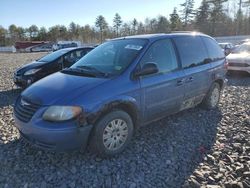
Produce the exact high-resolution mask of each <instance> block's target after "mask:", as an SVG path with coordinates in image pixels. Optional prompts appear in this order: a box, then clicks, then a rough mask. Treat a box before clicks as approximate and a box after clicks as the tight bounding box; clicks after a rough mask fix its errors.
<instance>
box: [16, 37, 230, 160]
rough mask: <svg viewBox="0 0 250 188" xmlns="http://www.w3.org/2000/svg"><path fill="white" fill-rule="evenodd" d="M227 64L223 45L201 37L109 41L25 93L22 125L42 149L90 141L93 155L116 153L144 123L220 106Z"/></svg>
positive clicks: (19, 111) (20, 103)
mask: <svg viewBox="0 0 250 188" xmlns="http://www.w3.org/2000/svg"><path fill="white" fill-rule="evenodd" d="M197 52H199V53H197ZM225 64H226V60H225V56H224V54H223V52H222V50H221V49H220V47H219V45H218V44H217V42H216V41H215V40H214V39H213V38H211V37H209V36H207V35H203V34H199V33H178V34H153V35H141V36H131V37H123V38H118V39H113V40H109V41H107V42H105V43H103V44H101V45H99V46H98V47H96V48H95V49H94V50H92V51H91V52H90V53H88V54H87V55H86V56H84V57H83V58H82V59H80V60H79V61H78V62H77V63H75V64H74V65H73V66H71V67H70V68H68V69H64V70H62V71H60V72H58V73H55V74H53V75H50V76H48V77H46V78H43V79H42V80H40V81H38V82H36V83H34V84H33V85H31V86H30V87H29V88H27V89H26V90H25V91H23V92H22V94H21V95H20V97H19V98H18V99H17V101H16V103H15V107H14V117H15V124H16V127H17V128H18V130H19V131H20V134H21V135H22V136H23V137H24V138H26V140H28V141H29V142H31V143H32V144H35V145H36V146H38V147H41V148H46V149H51V150H59V151H64V150H69V149H76V148H82V147H85V146H86V145H87V143H89V144H90V149H91V150H92V151H93V152H96V153H97V154H99V155H103V156H112V155H115V154H118V153H120V152H122V151H123V150H124V149H125V148H126V147H127V145H128V144H129V142H130V140H131V138H132V136H133V133H134V131H135V130H136V129H137V128H139V127H140V125H143V124H148V123H150V122H152V121H155V120H158V119H160V118H163V117H165V116H166V115H169V114H173V113H176V112H179V111H181V110H184V109H188V108H192V107H194V106H196V105H198V104H201V105H202V106H203V107H205V108H207V109H214V108H216V106H217V104H218V102H219V99H220V93H221V90H222V89H223V86H224V83H225V73H226V66H225ZM27 110H28V111H29V112H28V113H26V111H27Z"/></svg>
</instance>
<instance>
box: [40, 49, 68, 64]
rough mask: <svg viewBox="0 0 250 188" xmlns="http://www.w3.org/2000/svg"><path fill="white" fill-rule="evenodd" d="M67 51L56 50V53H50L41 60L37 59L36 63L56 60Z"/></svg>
mask: <svg viewBox="0 0 250 188" xmlns="http://www.w3.org/2000/svg"><path fill="white" fill-rule="evenodd" d="M68 51H69V50H65V49H64V50H58V51H56V52H52V53H50V54H48V55H46V56H43V57H42V58H40V59H38V60H37V61H41V62H50V61H54V60H56V59H57V58H58V57H60V56H62V55H63V54H65V53H67V52H68Z"/></svg>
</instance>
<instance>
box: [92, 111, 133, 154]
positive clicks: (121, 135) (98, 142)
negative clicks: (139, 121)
mask: <svg viewBox="0 0 250 188" xmlns="http://www.w3.org/2000/svg"><path fill="white" fill-rule="evenodd" d="M133 131H134V126H133V121H132V119H131V117H130V116H129V115H128V114H127V113H126V112H124V111H121V110H116V111H112V112H110V113H108V114H107V115H105V116H104V117H102V118H101V119H100V120H99V121H98V122H97V123H96V125H95V127H94V130H93V134H92V137H91V140H90V149H91V151H92V152H95V153H97V154H99V155H101V156H113V155H115V154H118V153H120V152H122V151H123V150H124V149H125V148H126V147H127V145H128V144H129V142H130V140H131V138H132V135H133Z"/></svg>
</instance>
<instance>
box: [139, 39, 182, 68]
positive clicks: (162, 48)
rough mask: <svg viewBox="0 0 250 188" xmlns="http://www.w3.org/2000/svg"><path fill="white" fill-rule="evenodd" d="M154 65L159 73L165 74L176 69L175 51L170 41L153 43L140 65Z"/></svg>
mask: <svg viewBox="0 0 250 188" xmlns="http://www.w3.org/2000/svg"><path fill="white" fill-rule="evenodd" d="M146 63H155V64H156V65H157V67H158V69H159V72H160V73H166V72H170V71H173V70H176V69H177V68H178V64H177V60H176V55H175V50H174V48H173V45H172V42H171V41H170V39H164V40H159V41H156V42H155V43H153V44H152V45H151V46H150V48H149V49H148V51H147V52H146V54H145V55H144V56H143V58H142V60H141V64H142V65H144V64H146Z"/></svg>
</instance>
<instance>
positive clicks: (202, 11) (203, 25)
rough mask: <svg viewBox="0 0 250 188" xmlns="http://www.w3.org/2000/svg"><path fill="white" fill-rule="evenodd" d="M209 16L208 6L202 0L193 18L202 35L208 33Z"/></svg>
mask: <svg viewBox="0 0 250 188" xmlns="http://www.w3.org/2000/svg"><path fill="white" fill-rule="evenodd" d="M209 14H210V12H209V4H208V2H207V0H203V1H202V2H201V6H200V7H199V8H198V11H197V13H196V18H195V22H196V27H197V29H198V30H199V31H201V32H203V33H209V21H208V20H209Z"/></svg>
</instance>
